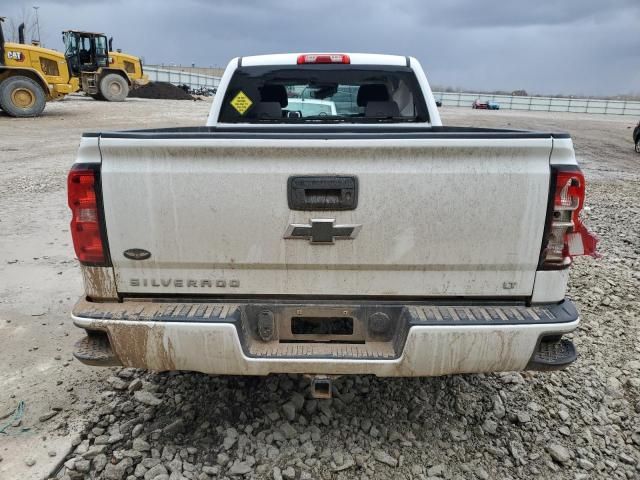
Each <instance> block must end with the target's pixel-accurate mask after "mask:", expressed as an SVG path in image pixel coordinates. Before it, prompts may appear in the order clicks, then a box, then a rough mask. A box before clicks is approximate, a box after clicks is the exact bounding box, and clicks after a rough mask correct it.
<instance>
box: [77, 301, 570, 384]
mask: <svg viewBox="0 0 640 480" xmlns="http://www.w3.org/2000/svg"><path fill="white" fill-rule="evenodd" d="M72 317H73V320H74V323H75V325H76V326H78V327H80V328H83V329H85V330H86V331H87V337H85V338H84V339H83V340H81V341H80V342H78V344H77V345H76V352H75V355H76V357H77V358H78V359H79V360H80V361H82V362H83V363H86V364H89V365H105V366H106V365H124V366H131V367H139V368H149V369H152V370H158V371H166V370H191V371H199V372H204V373H211V374H233V375H267V374H269V373H309V374H336V375H338V374H374V375H378V376H435V375H445V374H452V373H472V372H494V371H513V370H525V369H538V370H548V369H558V368H563V367H565V366H567V365H568V364H570V363H571V362H573V361H574V360H575V359H576V351H575V348H574V346H573V344H572V343H571V341H569V340H567V339H563V338H562V335H563V334H565V333H569V332H571V331H572V330H574V329H575V328H576V327H577V325H578V322H579V317H578V312H577V311H576V309H575V307H574V305H573V304H572V303H571V302H570V301H569V300H565V301H563V302H561V303H559V304H553V305H541V306H533V307H526V306H524V305H522V304H505V303H500V304H488V303H487V304H484V303H483V304H479V303H475V304H470V303H460V304H455V305H452V304H438V303H424V302H423V303H410V304H409V303H404V304H403V303H398V302H383V303H380V302H353V303H349V302H344V303H337V302H328V301H327V302H314V303H298V302H284V301H274V302H266V301H265V302H261V301H258V302H238V303H229V302H174V301H171V302H170V301H157V300H155V301H125V302H122V303H94V302H90V301H87V300H85V299H82V300H80V301H79V302H78V303H77V304H76V306H75V307H74V310H73V314H72Z"/></svg>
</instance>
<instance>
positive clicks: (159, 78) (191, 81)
mask: <svg viewBox="0 0 640 480" xmlns="http://www.w3.org/2000/svg"><path fill="white" fill-rule="evenodd" d="M144 73H146V74H147V75H149V80H151V81H152V82H167V83H172V84H174V85H189V86H190V87H191V88H201V87H207V88H218V85H219V84H220V77H213V76H211V75H203V74H201V73H192V72H180V71H176V70H167V69H163V68H157V67H150V66H145V67H144Z"/></svg>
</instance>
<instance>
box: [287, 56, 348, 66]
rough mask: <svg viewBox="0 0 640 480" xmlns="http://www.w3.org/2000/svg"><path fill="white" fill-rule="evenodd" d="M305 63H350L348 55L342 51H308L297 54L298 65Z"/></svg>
mask: <svg viewBox="0 0 640 480" xmlns="http://www.w3.org/2000/svg"><path fill="white" fill-rule="evenodd" d="M307 63H344V64H347V63H351V59H350V58H349V55H344V54H342V53H308V54H306V55H299V56H298V65H304V64H307Z"/></svg>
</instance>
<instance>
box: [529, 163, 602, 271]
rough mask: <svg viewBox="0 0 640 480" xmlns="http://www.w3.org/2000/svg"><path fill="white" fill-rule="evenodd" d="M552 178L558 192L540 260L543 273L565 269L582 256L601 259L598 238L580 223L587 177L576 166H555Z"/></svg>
mask: <svg viewBox="0 0 640 480" xmlns="http://www.w3.org/2000/svg"><path fill="white" fill-rule="evenodd" d="M552 178H555V190H554V192H553V199H551V201H552V202H553V204H552V205H550V208H549V211H550V218H548V219H547V232H548V233H547V240H546V246H544V248H543V252H542V258H541V266H542V269H543V270H554V269H559V268H566V267H568V266H569V265H571V259H572V258H573V257H577V256H580V255H591V256H592V257H597V256H598V253H597V251H596V245H597V243H598V238H597V237H596V236H595V235H594V234H592V233H591V232H590V231H589V230H588V229H587V227H585V226H584V225H583V224H582V221H581V220H580V212H581V211H582V207H583V206H584V192H585V188H584V187H585V182H584V175H582V172H581V171H580V169H579V168H577V167H576V166H573V165H568V166H564V167H563V166H559V167H558V166H554V167H552Z"/></svg>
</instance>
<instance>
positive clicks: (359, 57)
mask: <svg viewBox="0 0 640 480" xmlns="http://www.w3.org/2000/svg"><path fill="white" fill-rule="evenodd" d="M302 55H305V56H307V55H308V56H311V55H323V56H326V55H338V56H340V55H341V56H347V57H348V58H349V62H348V63H349V64H351V65H398V66H409V65H410V62H411V58H410V57H403V56H401V55H381V54H374V53H348V52H340V53H338V52H300V53H277V54H272V55H253V56H250V57H240V58H239V62H240V63H239V64H238V65H242V66H246V67H257V66H261V65H296V64H297V63H298V58H299V57H300V56H302Z"/></svg>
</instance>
